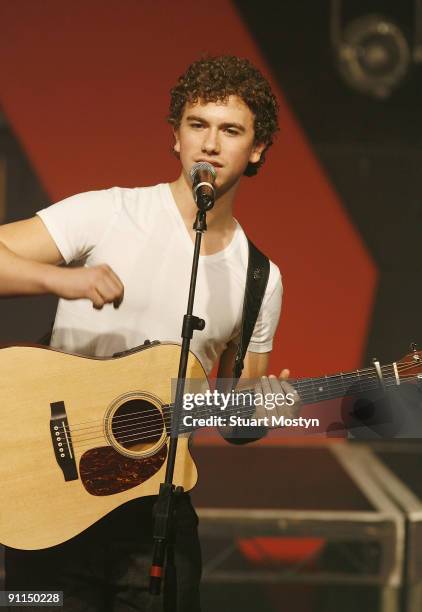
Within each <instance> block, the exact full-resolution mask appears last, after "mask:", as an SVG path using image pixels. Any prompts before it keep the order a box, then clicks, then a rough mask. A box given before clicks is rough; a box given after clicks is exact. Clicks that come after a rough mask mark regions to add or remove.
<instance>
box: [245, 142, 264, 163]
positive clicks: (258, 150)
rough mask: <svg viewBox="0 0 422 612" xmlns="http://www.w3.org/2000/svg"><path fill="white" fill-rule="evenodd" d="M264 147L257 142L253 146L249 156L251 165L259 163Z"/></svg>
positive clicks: (261, 143)
mask: <svg viewBox="0 0 422 612" xmlns="http://www.w3.org/2000/svg"><path fill="white" fill-rule="evenodd" d="M265 147H266V145H265V144H264V143H263V142H259V143H257V144H255V145H254V146H253V148H252V151H251V154H250V156H249V162H250V163H251V164H257V163H258V162H259V160H260V159H261V155H262V152H263V151H264V149H265Z"/></svg>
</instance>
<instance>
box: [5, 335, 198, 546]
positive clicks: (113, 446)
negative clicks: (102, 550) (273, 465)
mask: <svg viewBox="0 0 422 612" xmlns="http://www.w3.org/2000/svg"><path fill="white" fill-rule="evenodd" d="M179 354H180V346H179V345H177V344H170V343H165V344H158V345H155V344H153V345H151V346H149V347H148V348H141V349H140V350H139V351H137V352H134V353H131V354H128V355H126V356H123V357H118V358H111V359H95V358H86V357H80V356H76V355H69V354H67V353H62V352H60V351H56V350H53V349H49V348H40V347H31V346H21V347H19V346H14V347H9V348H4V349H1V350H0V373H1V374H0V400H1V410H0V479H1V487H2V489H1V491H2V500H1V507H0V541H1V542H2V543H3V544H4V545H6V546H10V547H13V548H19V549H27V550H34V549H39V548H48V547H50V546H54V545H56V544H59V543H62V542H64V541H66V540H68V539H70V538H72V537H73V536H75V535H77V534H78V533H80V532H82V531H83V530H85V529H86V528H88V527H89V526H90V525H92V524H93V523H95V522H96V521H98V520H99V519H100V518H102V517H103V516H105V515H106V514H108V513H109V512H111V511H112V510H113V509H114V508H117V507H118V506H120V505H121V504H123V503H125V502H127V501H129V500H131V499H134V498H137V497H143V496H147V495H156V494H157V493H158V489H159V485H160V483H161V482H163V481H164V476H165V468H166V463H167V451H168V442H169V437H168V434H169V432H168V430H166V427H165V425H166V423H165V421H166V419H165V415H166V411H167V417H168V418H169V408H168V404H170V403H171V401H172V397H171V379H176V378H177V371H178V365H179ZM186 375H187V377H188V378H193V379H199V380H200V381H203V382H202V383H201V384H203V385H204V389H206V388H208V387H207V384H208V383H207V379H206V375H205V372H204V370H203V368H202V365H201V364H200V362H199V361H198V359H197V358H196V357H195V356H194V355H193V354H192V353H191V354H190V356H189V361H188V368H187V374H186ZM167 424H168V421H167ZM188 438H189V437H188V435H181V436H180V437H179V443H178V451H177V459H176V465H175V474H174V482H175V484H176V485H181V486H183V488H184V489H185V490H189V489H191V488H192V487H193V486H194V485H195V483H196V480H197V471H196V467H195V464H194V463H193V460H192V458H191V455H190V453H189V448H188V444H189V439H188Z"/></svg>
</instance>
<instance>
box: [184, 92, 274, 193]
mask: <svg viewBox="0 0 422 612" xmlns="http://www.w3.org/2000/svg"><path fill="white" fill-rule="evenodd" d="M174 134H175V138H176V144H175V147H174V150H175V151H176V152H177V153H179V156H180V161H181V162H182V167H183V171H184V174H185V176H186V177H188V176H189V172H190V170H191V168H192V166H193V165H194V164H195V163H196V162H199V161H207V162H209V163H210V164H212V165H213V166H214V168H215V170H216V173H217V178H216V182H215V185H216V188H217V194H218V196H221V195H223V194H224V193H226V191H228V189H230V187H232V186H233V185H234V184H235V183H236V182H237V181H238V180H239V178H240V177H241V176H242V174H243V172H244V171H245V168H246V166H247V165H248V163H249V162H252V163H256V162H258V161H259V158H260V157H261V153H262V151H263V149H264V148H265V145H263V144H254V136H255V133H254V115H253V113H252V112H251V110H250V109H249V108H248V106H246V104H245V103H244V102H243V100H242V99H241V98H239V97H238V96H229V98H228V100H227V102H207V103H204V102H203V101H201V100H199V101H198V102H197V103H195V104H186V106H185V109H184V111H183V116H182V120H181V122H180V126H179V128H178V129H177V130H175V132H174Z"/></svg>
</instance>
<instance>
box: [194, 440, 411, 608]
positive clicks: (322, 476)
mask: <svg viewBox="0 0 422 612" xmlns="http://www.w3.org/2000/svg"><path fill="white" fill-rule="evenodd" d="M193 454H194V457H195V461H196V462H197V463H198V468H199V469H200V471H201V472H202V474H203V479H202V480H201V481H200V482H199V484H198V485H197V487H196V488H195V489H194V490H193V499H194V503H195V506H196V508H197V512H198V515H199V518H200V522H199V529H200V536H201V542H202V550H203V557H204V566H203V581H204V583H205V585H206V586H205V587H204V588H207V589H211V584H217V585H218V584H222V583H224V584H230V583H231V584H236V583H237V584H241V585H243V586H242V588H243V589H245V588H248V584H251V583H255V584H257V585H258V584H260V583H261V584H262V583H273V584H280V583H281V582H283V583H299V582H301V583H308V584H309V583H310V584H315V585H321V586H322V585H350V586H351V585H356V586H359V585H360V586H363V585H365V586H366V587H368V586H374V587H378V589H379V592H378V593H379V596H378V598H377V599H378V609H379V611H380V612H381V611H382V612H398V610H399V601H398V599H399V587H400V584H401V573H402V560H403V551H404V517H403V516H402V514H401V512H400V511H399V510H398V509H397V508H396V506H395V505H394V503H392V502H391V500H389V499H388V497H387V496H386V494H385V493H384V492H383V491H382V489H381V488H380V487H379V486H378V485H377V484H376V483H375V482H374V480H373V479H371V478H370V477H369V476H368V469H367V465H366V464H365V463H364V462H362V461H361V460H359V453H355V451H354V447H353V446H352V445H350V444H349V443H347V442H338V443H330V444H326V443H325V444H318V445H313V446H310V445H307V446H299V445H298V446H293V445H292V444H291V443H290V444H288V445H285V446H263V445H257V446H251V447H249V448H248V447H235V448H232V447H229V446H202V445H201V446H195V448H194V453H193ZM292 539H293V540H292ZM295 541H296V544H297V545H295ZM277 546H278V549H277ZM253 550H255V551H256V556H259V555H258V553H259V552H261V553H262V555H261V556H262V559H261V560H260V559H257V560H255V561H256V562H254V558H253V554H252V555H245V552H247V551H252V552H253ZM277 550H278V557H277V555H276V551H277ZM265 551H267V552H265ZM226 604H227V605H228V602H226ZM283 609H284V608H283ZM376 609H377V608H376V607H374V608H373V609H372V610H371V612H376Z"/></svg>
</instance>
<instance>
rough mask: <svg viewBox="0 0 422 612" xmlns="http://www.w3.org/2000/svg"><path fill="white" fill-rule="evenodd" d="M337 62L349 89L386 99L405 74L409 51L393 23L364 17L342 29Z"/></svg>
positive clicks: (377, 17) (377, 16) (401, 33)
mask: <svg viewBox="0 0 422 612" xmlns="http://www.w3.org/2000/svg"><path fill="white" fill-rule="evenodd" d="M337 59H338V65H339V69H340V73H341V74H342V76H343V78H344V79H345V80H346V82H347V83H348V84H349V85H350V86H351V87H353V88H355V89H357V90H359V91H362V92H364V93H368V94H370V95H372V96H375V97H376V98H387V97H388V96H389V95H390V94H391V92H392V90H393V89H394V88H395V87H397V86H398V85H399V84H400V82H401V81H402V80H403V78H404V77H405V75H406V74H407V71H408V69H409V64H410V59H411V52H410V48H409V44H408V41H407V39H406V37H405V36H404V34H403V32H402V31H401V30H400V28H399V27H398V26H397V25H396V24H395V23H394V22H393V21H391V20H389V19H387V18H385V17H383V16H381V15H365V16H362V17H359V18H357V19H354V20H353V21H350V22H349V23H348V24H347V25H346V27H345V28H344V30H343V36H342V41H341V44H340V45H339V47H338V50H337Z"/></svg>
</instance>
